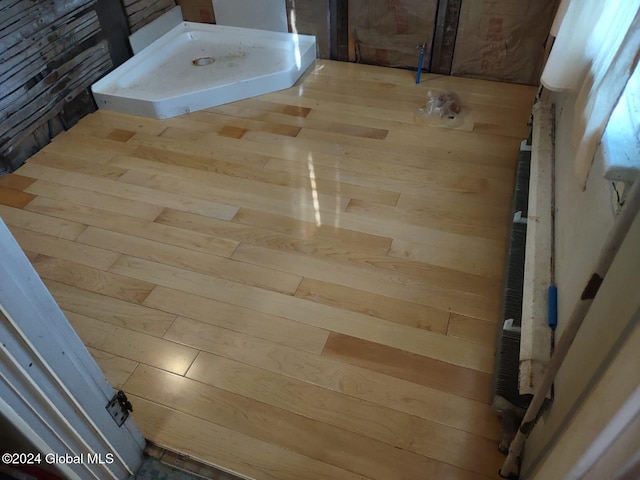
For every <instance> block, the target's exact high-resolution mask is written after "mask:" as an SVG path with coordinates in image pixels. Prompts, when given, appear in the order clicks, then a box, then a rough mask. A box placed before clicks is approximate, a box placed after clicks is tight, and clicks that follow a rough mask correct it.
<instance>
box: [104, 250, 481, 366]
mask: <svg viewBox="0 0 640 480" xmlns="http://www.w3.org/2000/svg"><path fill="white" fill-rule="evenodd" d="M111 271H112V272H114V273H119V274H121V275H126V276H129V277H132V278H137V279H139V280H143V281H147V282H150V283H155V284H157V285H162V286H164V287H167V288H173V289H176V290H181V291H183V292H188V293H193V294H194V295H199V296H203V297H206V298H210V299H213V300H219V301H223V302H228V303H231V304H234V305H240V306H244V307H247V308H250V309H252V310H257V311H259V312H263V313H267V314H270V315H275V316H280V317H284V318H288V319H290V320H294V321H297V322H300V323H305V324H307V325H310V326H314V327H318V328H322V329H326V330H331V331H335V332H339V333H343V334H345V335H350V336H354V337H358V338H362V339H365V340H370V341H372V342H376V343H381V344H384V345H388V346H391V347H396V348H402V349H404V350H407V351H410V352H413V353H417V354H420V355H425V356H429V357H431V358H436V359H440V360H443V361H447V362H450V363H453V364H455V365H460V366H464V367H468V368H473V369H476V370H479V371H484V372H491V371H492V370H493V349H491V348H486V347H482V346H480V345H477V344H475V343H473V342H468V341H465V340H461V339H460V340H458V339H454V338H453V337H447V336H444V335H441V334H438V333H433V332H430V331H428V330H420V329H415V328H411V327H407V326H405V325H399V324H396V323H392V322H387V321H385V320H382V319H378V318H375V317H370V316H368V315H363V314H360V313H356V312H351V311H348V310H341V309H338V308H334V307H331V306H328V305H323V304H318V303H315V302H310V301H308V300H304V299H302V298H297V297H292V296H289V295H283V294H281V293H277V292H271V291H268V290H263V289H259V288H256V287H252V286H250V285H241V284H238V283H235V282H229V281H228V280H224V279H220V278H216V277H210V276H206V275H202V274H199V273H195V272H190V271H188V270H184V269H179V268H176V267H170V266H167V265H161V264H158V263H155V262H149V261H146V260H141V259H136V258H133V257H128V258H126V259H125V260H123V261H121V262H118V263H117V265H114V267H113V268H112V269H111Z"/></svg>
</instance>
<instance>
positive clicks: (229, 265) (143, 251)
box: [77, 227, 302, 294]
mask: <svg viewBox="0 0 640 480" xmlns="http://www.w3.org/2000/svg"><path fill="white" fill-rule="evenodd" d="M77 240H78V242H80V243H85V244H87V245H93V246H96V247H100V248H104V249H106V250H111V251H114V252H119V253H122V254H124V255H128V256H132V257H138V258H142V259H145V260H152V261H155V262H160V263H164V264H166V265H173V266H175V267H181V268H186V269H189V270H191V271H194V272H199V273H203V274H207V275H213V276H218V277H221V278H226V279H228V280H232V281H238V282H243V283H246V284H247V285H254V286H258V287H262V288H266V289H268V290H273V291H276V292H282V293H288V294H293V293H294V292H295V291H296V289H297V287H298V285H299V284H300V281H301V279H302V277H299V276H296V275H290V274H287V273H283V272H278V271H276V270H273V269H269V268H263V267H260V266H258V265H252V264H247V263H242V262H238V261H235V260H229V259H228V258H225V257H224V256H217V255H208V254H206V253H203V252H200V251H194V250H191V249H188V248H182V247H179V246H177V245H168V244H166V243H162V242H156V241H153V240H148V239H145V238H139V237H134V236H131V235H126V234H124V233H116V232H112V231H109V230H104V229H100V228H94V227H89V228H87V230H86V231H85V232H83V234H82V235H80V236H79V237H78V239H77ZM214 253H215V252H214Z"/></svg>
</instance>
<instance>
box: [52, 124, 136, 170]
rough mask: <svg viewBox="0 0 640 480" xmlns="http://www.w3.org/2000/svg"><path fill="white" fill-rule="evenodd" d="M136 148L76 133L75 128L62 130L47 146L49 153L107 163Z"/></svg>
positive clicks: (115, 141)
mask: <svg viewBox="0 0 640 480" xmlns="http://www.w3.org/2000/svg"><path fill="white" fill-rule="evenodd" d="M134 149H135V146H134V145H129V144H128V143H123V142H119V141H117V140H110V139H106V138H99V137H96V136H94V135H87V134H86V133H80V132H78V133H76V132H75V129H71V130H69V131H66V132H62V133H60V134H59V135H56V137H55V138H54V139H53V140H52V141H51V143H50V144H49V145H48V146H47V148H46V151H47V152H48V153H60V154H63V155H66V156H70V157H74V158H78V159H81V160H84V159H86V158H91V160H93V161H94V162H98V163H105V162H106V161H108V160H109V159H110V158H111V157H113V156H114V155H117V154H127V153H128V152H131V151H133V150H134Z"/></svg>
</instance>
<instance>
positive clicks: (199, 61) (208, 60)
mask: <svg viewBox="0 0 640 480" xmlns="http://www.w3.org/2000/svg"><path fill="white" fill-rule="evenodd" d="M215 61H216V59H215V58H213V57H200V58H194V59H193V61H192V62H191V63H193V64H194V65H195V66H196V67H203V66H205V65H211V64H212V63H213V62H215Z"/></svg>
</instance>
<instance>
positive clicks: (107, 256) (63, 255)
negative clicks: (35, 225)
mask: <svg viewBox="0 0 640 480" xmlns="http://www.w3.org/2000/svg"><path fill="white" fill-rule="evenodd" d="M9 230H10V231H11V234H12V235H13V236H14V238H15V239H16V241H17V242H18V244H19V245H20V247H21V248H22V249H23V250H30V251H32V252H35V253H40V254H42V255H48V256H50V257H56V258H60V259H63V260H68V261H70V262H75V263H78V264H80V265H85V266H87V267H92V268H97V269H99V270H106V269H107V268H109V267H110V266H111V265H112V264H113V262H115V261H116V260H117V259H118V257H119V256H120V255H119V254H118V253H115V252H110V251H108V250H103V249H101V248H96V247H91V246H89V245H83V244H81V243H77V242H73V241H71V240H66V239H64V238H58V237H54V236H52V235H46V234H44V233H38V232H34V231H29V230H24V229H22V228H19V227H13V226H11V225H9Z"/></svg>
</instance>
